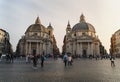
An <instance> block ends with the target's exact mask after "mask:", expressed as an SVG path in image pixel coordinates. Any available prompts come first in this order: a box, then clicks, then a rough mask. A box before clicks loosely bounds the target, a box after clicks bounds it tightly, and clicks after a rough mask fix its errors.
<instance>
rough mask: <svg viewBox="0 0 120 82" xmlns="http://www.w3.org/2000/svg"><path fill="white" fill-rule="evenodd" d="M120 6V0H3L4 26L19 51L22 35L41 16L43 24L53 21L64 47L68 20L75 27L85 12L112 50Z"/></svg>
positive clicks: (0, 3) (1, 22) (0, 10)
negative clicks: (112, 40) (112, 39)
mask: <svg viewBox="0 0 120 82" xmlns="http://www.w3.org/2000/svg"><path fill="white" fill-rule="evenodd" d="M119 9H120V0H0V28H2V29H4V30H6V31H7V32H8V33H9V35H10V42H11V44H12V46H13V50H14V51H15V50H16V45H17V43H18V41H19V39H20V38H21V36H23V35H24V33H25V31H26V30H27V28H28V27H29V26H30V25H31V24H34V23H35V20H36V18H37V16H39V18H40V20H41V23H42V25H44V26H46V27H47V26H48V25H49V22H51V25H52V27H53V28H54V35H55V38H56V40H57V45H58V47H59V48H60V51H61V49H62V45H63V39H64V35H65V34H66V27H67V23H68V20H69V21H70V25H71V27H73V26H74V25H75V24H77V23H78V22H79V20H80V15H81V14H82V13H83V14H84V16H85V19H86V22H88V23H90V24H92V25H93V26H94V28H95V30H96V35H98V37H99V39H100V41H101V42H102V44H103V46H104V47H105V48H106V49H107V51H108V52H109V48H110V38H111V36H112V34H113V33H114V32H116V31H117V30H119V27H120V10H119Z"/></svg>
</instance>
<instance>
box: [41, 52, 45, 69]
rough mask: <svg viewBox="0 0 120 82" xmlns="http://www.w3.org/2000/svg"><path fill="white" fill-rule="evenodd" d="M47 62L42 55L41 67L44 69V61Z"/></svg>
mask: <svg viewBox="0 0 120 82" xmlns="http://www.w3.org/2000/svg"><path fill="white" fill-rule="evenodd" d="M45 60H46V57H45V56H44V55H43V54H42V55H41V67H44V61H45Z"/></svg>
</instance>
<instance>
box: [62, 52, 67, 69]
mask: <svg viewBox="0 0 120 82" xmlns="http://www.w3.org/2000/svg"><path fill="white" fill-rule="evenodd" d="M63 61H64V64H65V67H66V64H67V61H68V55H67V54H65V55H64V57H63Z"/></svg>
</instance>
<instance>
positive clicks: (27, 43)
mask: <svg viewBox="0 0 120 82" xmlns="http://www.w3.org/2000/svg"><path fill="white" fill-rule="evenodd" d="M27 50H28V42H26V55H27V54H28V52H27Z"/></svg>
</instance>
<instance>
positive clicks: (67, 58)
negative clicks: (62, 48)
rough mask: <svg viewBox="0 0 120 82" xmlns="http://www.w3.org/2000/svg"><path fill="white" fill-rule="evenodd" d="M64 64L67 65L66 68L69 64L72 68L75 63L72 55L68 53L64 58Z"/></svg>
mask: <svg viewBox="0 0 120 82" xmlns="http://www.w3.org/2000/svg"><path fill="white" fill-rule="evenodd" d="M63 62H64V64H65V67H66V66H67V64H68V66H71V65H72V63H73V59H72V55H71V54H67V53H66V54H65V55H64V57H63Z"/></svg>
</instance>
